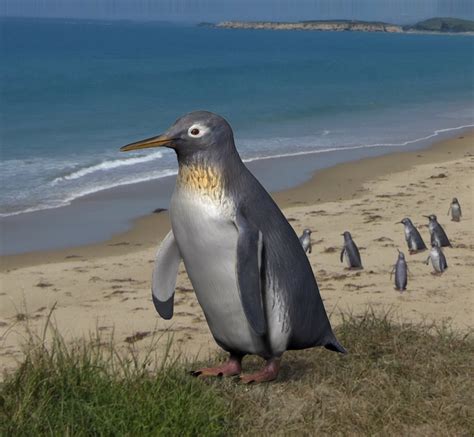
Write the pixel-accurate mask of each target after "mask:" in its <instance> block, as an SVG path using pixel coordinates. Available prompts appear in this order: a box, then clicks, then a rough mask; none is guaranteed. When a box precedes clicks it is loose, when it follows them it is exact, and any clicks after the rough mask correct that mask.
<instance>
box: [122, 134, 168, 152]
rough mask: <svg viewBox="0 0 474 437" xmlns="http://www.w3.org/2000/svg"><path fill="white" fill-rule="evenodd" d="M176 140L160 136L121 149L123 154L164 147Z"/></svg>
mask: <svg viewBox="0 0 474 437" xmlns="http://www.w3.org/2000/svg"><path fill="white" fill-rule="evenodd" d="M175 139H176V138H168V137H167V136H166V135H158V136H157V137H151V138H147V139H145V140H141V141H137V142H135V143H130V144H127V145H126V146H123V147H120V151H121V152H129V151H130V150H139V149H149V148H151V147H162V146H168V145H170V144H171V143H172V142H173V141H174V140H175Z"/></svg>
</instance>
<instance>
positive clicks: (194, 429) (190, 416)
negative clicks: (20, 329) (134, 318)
mask: <svg viewBox="0 0 474 437" xmlns="http://www.w3.org/2000/svg"><path fill="white" fill-rule="evenodd" d="M98 340H100V339H98V338H95V339H91V340H90V341H83V342H80V343H78V344H75V345H72V346H71V345H66V344H65V343H64V342H63V341H62V339H61V338H60V337H59V336H58V335H55V336H54V341H53V344H52V345H50V346H49V348H45V347H43V346H42V345H41V343H40V342H39V341H38V340H35V341H33V342H32V343H31V344H30V345H29V350H28V355H27V358H26V360H25V362H24V363H23V364H22V365H21V366H20V367H19V369H18V370H17V371H16V372H15V373H14V374H13V375H11V376H10V377H8V378H7V379H6V381H5V383H4V384H3V385H2V387H1V391H0V435H5V436H7V435H8V436H13V435H21V436H24V435H38V434H39V435H61V436H62V435H79V436H80V435H104V436H105V435H107V436H109V435H110V436H119V435H137V436H138V435H140V436H141V435H183V436H190V435H210V436H214V435H222V433H223V431H224V430H225V429H226V427H227V426H228V422H227V416H228V412H227V403H226V402H225V400H224V399H222V398H220V397H219V396H218V395H217V393H216V392H215V390H213V389H212V388H210V387H207V386H205V385H203V384H202V383H200V381H198V380H196V379H195V378H192V377H190V376H188V375H187V374H186V373H185V372H184V371H183V368H182V367H180V366H179V365H178V366H174V365H173V363H172V362H170V363H166V361H165V360H164V361H162V362H161V363H160V365H158V366H155V367H154V368H153V367H152V364H151V362H150V357H151V355H150V356H148V357H145V358H142V359H139V358H137V356H136V355H135V354H133V353H131V354H130V356H129V359H128V360H127V361H125V360H124V359H123V358H121V357H120V356H119V355H118V354H117V353H116V351H115V349H114V347H113V345H112V344H108V345H104V344H101V342H100V341H98Z"/></svg>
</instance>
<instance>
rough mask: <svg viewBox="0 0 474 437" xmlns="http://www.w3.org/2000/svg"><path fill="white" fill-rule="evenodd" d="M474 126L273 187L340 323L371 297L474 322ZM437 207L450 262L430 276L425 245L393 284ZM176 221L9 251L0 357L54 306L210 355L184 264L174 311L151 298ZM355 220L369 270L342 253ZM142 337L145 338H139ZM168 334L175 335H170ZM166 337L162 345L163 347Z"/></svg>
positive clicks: (120, 336) (119, 332) (151, 220)
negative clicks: (308, 234) (413, 229)
mask: <svg viewBox="0 0 474 437" xmlns="http://www.w3.org/2000/svg"><path fill="white" fill-rule="evenodd" d="M473 170H474V132H473V131H471V132H469V133H464V134H462V135H458V136H457V137H456V138H452V139H449V140H445V141H442V142H440V143H437V144H435V145H433V146H431V147H430V148H428V149H423V150H415V151H409V152H407V151H403V152H402V151H400V152H397V153H392V154H390V155H384V156H378V157H373V158H365V159H361V160H358V161H353V162H346V163H342V164H338V165H335V166H333V167H331V168H327V169H324V170H321V171H318V172H317V173H316V174H314V175H313V177H312V178H311V179H310V180H308V181H307V182H305V183H303V184H300V185H299V186H297V187H295V188H292V189H289V190H284V191H281V192H277V193H275V194H274V195H273V197H274V199H275V200H276V201H277V203H278V204H279V206H280V207H281V208H282V209H283V212H284V214H285V216H286V217H287V219H288V221H289V222H290V224H291V225H292V226H293V228H294V229H295V231H296V233H298V234H300V233H301V231H302V229H303V228H306V227H309V228H311V229H312V230H313V235H312V239H313V251H312V253H311V254H310V255H309V260H310V263H311V265H312V268H313V271H314V273H315V275H316V278H317V280H318V284H319V287H320V292H321V296H322V298H323V301H324V304H325V307H326V310H327V312H328V314H330V318H331V322H332V324H333V325H337V324H338V322H339V320H340V318H341V314H343V313H348V312H349V313H352V314H355V315H357V314H362V313H363V312H364V311H366V310H367V308H368V307H370V308H372V309H373V310H374V311H377V312H384V311H387V310H390V311H391V312H392V314H395V315H396V316H397V318H399V319H400V320H407V321H414V322H420V321H437V322H439V323H445V322H446V323H449V324H451V325H452V326H453V327H454V328H456V329H459V330H462V331H465V330H466V329H467V330H469V329H472V326H473V324H472V311H471V309H472V308H473V304H474V302H473V298H472V292H471V290H472V289H473V288H474V281H473V278H472V266H473V265H474V253H473V249H474V244H473V243H472V242H473V229H474V226H473V225H474V220H473V216H474V205H473V199H472V177H471V176H472V174H473ZM452 197H458V198H459V199H460V202H461V204H462V208H463V218H462V220H461V222H459V223H455V222H450V221H449V220H448V218H447V217H446V211H447V209H448V206H449V202H450V201H451V198H452ZM430 213H436V214H438V217H439V220H440V223H441V224H442V225H443V227H444V228H445V229H446V232H447V234H448V236H449V238H450V239H451V241H452V242H453V246H454V247H453V248H448V249H446V251H445V252H446V257H447V259H448V265H449V269H448V271H447V272H446V273H445V274H443V275H442V276H434V275H432V274H430V272H431V270H432V269H431V267H428V266H426V265H425V264H424V260H426V257H427V256H428V252H424V253H421V254H417V255H413V256H409V257H408V264H409V268H410V270H411V272H412V275H413V276H412V277H410V279H409V285H408V290H407V291H406V292H404V293H400V292H396V291H395V290H394V289H393V282H392V280H391V279H390V277H389V276H390V270H391V267H392V265H393V263H394V262H395V259H396V254H397V248H400V249H402V250H403V251H405V253H406V244H405V240H404V235H403V228H402V227H401V225H400V224H394V223H395V222H396V221H399V220H401V219H402V218H403V217H404V216H408V217H411V218H412V220H413V222H414V223H415V225H416V226H417V227H418V229H419V230H420V232H421V233H422V236H423V238H424V239H425V242H429V237H428V229H427V225H426V223H425V221H426V219H424V218H423V215H424V214H430ZM168 229H169V221H168V218H167V215H166V214H163V213H160V214H152V215H149V216H146V217H144V218H141V219H139V220H137V221H136V222H135V224H134V226H133V228H132V229H131V230H130V231H128V232H127V233H124V234H120V235H118V236H115V237H114V238H113V239H112V240H108V241H107V242H105V243H99V244H95V245H89V246H83V247H74V248H69V249H62V250H58V251H49V252H47V251H46V252H39V253H34V254H23V255H13V256H9V257H2V258H1V259H2V268H1V269H0V283H1V284H2V289H1V293H0V308H1V311H0V338H1V339H2V342H0V362H1V363H2V364H3V365H4V367H5V368H10V369H11V368H14V367H15V366H16V363H17V362H18V360H21V359H22V356H23V355H22V349H21V345H22V344H24V342H25V341H26V339H27V338H28V332H40V330H41V329H42V328H43V327H44V323H45V321H46V320H47V318H48V312H49V311H50V310H51V308H53V307H54V308H55V309H54V314H53V319H52V320H53V323H54V325H55V326H56V327H57V329H59V331H60V332H61V334H62V335H63V337H64V338H66V339H67V340H72V339H77V338H82V337H85V336H88V335H89V333H91V332H96V331H97V330H98V331H100V332H103V334H104V335H105V336H106V338H107V336H109V335H110V336H113V337H114V338H115V339H116V341H117V342H118V344H119V345H120V347H122V346H123V347H130V342H131V341H132V340H130V339H133V346H134V347H136V348H137V350H139V351H140V350H146V348H147V347H148V346H149V345H150V341H152V339H153V338H154V336H156V335H158V336H165V339H166V338H167V337H169V336H172V337H173V339H174V342H173V349H172V353H173V354H174V353H181V355H182V356H183V357H196V356H200V357H201V358H202V357H207V356H209V355H211V354H214V353H216V352H217V351H218V350H219V348H218V347H217V346H216V344H215V342H214V340H213V339H212V336H211V334H210V333H209V329H208V326H207V324H206V322H205V318H204V315H203V313H202V310H201V308H200V307H199V304H198V303H197V300H196V298H195V295H194V292H193V289H192V285H191V284H190V282H189V279H188V278H187V275H186V272H185V269H184V266H183V265H181V267H180V269H179V275H178V281H177V286H176V289H177V292H176V297H175V315H174V317H173V319H172V320H171V321H165V320H163V319H160V318H159V317H158V315H157V314H156V312H155V310H154V308H153V305H152V303H151V298H150V278H151V270H152V265H153V262H154V261H153V260H154V256H155V252H156V247H157V245H158V244H159V242H160V241H161V239H162V238H163V236H164V235H165V233H166V232H167V231H168ZM344 230H350V231H351V233H352V235H353V238H354V240H355V241H356V243H357V244H358V246H359V249H360V251H361V256H362V258H363V264H364V267H365V269H364V270H363V271H357V272H353V271H347V270H345V269H344V266H343V265H342V264H341V263H340V262H339V252H340V249H341V245H342V237H341V236H340V234H341V233H342V231H344ZM135 339H137V340H135ZM164 343H166V342H164ZM163 346H165V345H163Z"/></svg>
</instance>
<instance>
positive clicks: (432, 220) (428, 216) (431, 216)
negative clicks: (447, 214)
mask: <svg viewBox="0 0 474 437" xmlns="http://www.w3.org/2000/svg"><path fill="white" fill-rule="evenodd" d="M423 217H426V218H427V219H428V220H429V221H430V222H436V221H437V220H438V217H436V216H435V215H434V214H430V215H424V216H423Z"/></svg>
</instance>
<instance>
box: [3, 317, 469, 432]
mask: <svg viewBox="0 0 474 437" xmlns="http://www.w3.org/2000/svg"><path fill="white" fill-rule="evenodd" d="M336 331H337V335H338V338H339V340H340V341H341V343H342V344H343V345H344V346H346V347H347V349H348V350H349V354H348V355H346V356H342V355H340V354H336V353H334V352H330V351H327V350H324V349H321V348H318V349H311V350H306V351H296V352H289V353H287V354H285V356H284V360H283V364H282V370H281V374H280V377H279V379H278V380H277V381H276V382H274V383H271V384H266V385H256V386H243V385H240V384H238V383H236V381H235V380H234V379H223V380H222V379H216V380H215V379H212V380H206V381H201V380H198V379H195V378H192V377H190V376H188V374H187V373H186V369H185V364H184V363H182V362H178V361H174V362H172V361H170V360H169V359H168V360H167V359H166V355H165V357H164V358H162V360H161V361H160V362H157V361H156V359H154V358H152V353H151V350H150V353H148V354H147V355H146V356H144V357H142V358H140V357H139V356H138V355H137V354H134V353H133V352H131V353H130V355H129V356H128V358H124V357H123V356H121V355H119V354H118V353H117V352H116V350H115V348H114V346H113V343H112V342H110V343H107V344H104V343H103V342H102V341H101V339H100V338H98V337H95V338H92V339H90V340H88V341H82V342H79V343H75V344H73V345H70V344H69V345H66V344H65V343H64V341H63V340H62V339H61V337H60V336H59V335H57V333H56V335H54V336H53V341H52V342H51V343H50V344H49V346H48V347H45V346H44V340H40V339H36V340H35V341H32V342H31V343H30V344H29V346H28V349H27V355H26V359H25V361H24V362H23V364H22V365H21V366H20V367H19V368H18V370H17V371H16V372H15V373H14V374H12V375H10V376H8V377H7V378H6V380H5V382H4V383H3V384H2V385H1V387H0V434H1V435H32V434H55V435H60V434H61V435H62V434H66V435H86V434H87V435H90V434H98V435H123V434H127V435H151V434H152V435H259V434H262V435H269V434H273V433H275V434H278V435H282V434H284V435H287V434H290V433H294V434H296V435H299V434H301V435H410V436H417V435H420V436H421V435H422V436H425V435H443V436H450V435H474V422H473V418H474V414H473V413H474V412H473V405H474V402H473V399H472V397H473V393H474V390H473V388H474V387H473V378H472V376H473V375H472V373H473V372H472V370H473V369H472V357H473V355H474V342H473V340H472V336H470V335H468V334H465V333H464V334H459V333H456V332H454V331H453V330H451V329H450V328H449V326H446V325H436V326H435V325H426V324H418V325H414V324H403V323H397V322H394V320H393V318H392V317H391V316H390V315H388V314H387V315H383V316H380V315H376V314H375V313H374V312H372V311H368V312H367V313H366V314H365V315H363V316H352V315H349V316H345V317H343V321H342V323H341V325H340V326H339V327H338V329H337V330H336ZM43 339H44V336H43ZM153 363H155V364H153ZM203 364H209V363H203ZM261 364H262V362H261V360H260V359H258V358H255V357H251V358H247V359H246V360H245V362H244V367H245V370H246V371H252V370H254V369H256V368H258V367H259V366H261ZM194 365H196V366H197V364H196V363H194ZM188 370H189V369H188Z"/></svg>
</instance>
